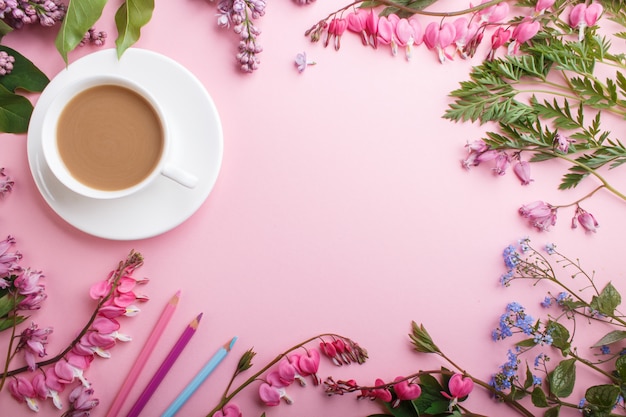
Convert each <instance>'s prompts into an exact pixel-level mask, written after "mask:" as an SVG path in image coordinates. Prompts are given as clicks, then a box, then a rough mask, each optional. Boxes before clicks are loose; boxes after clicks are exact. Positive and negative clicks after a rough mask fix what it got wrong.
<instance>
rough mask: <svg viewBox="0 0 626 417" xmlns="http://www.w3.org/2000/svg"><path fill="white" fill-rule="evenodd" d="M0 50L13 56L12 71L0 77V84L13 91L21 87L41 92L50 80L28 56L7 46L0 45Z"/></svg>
mask: <svg viewBox="0 0 626 417" xmlns="http://www.w3.org/2000/svg"><path fill="white" fill-rule="evenodd" d="M0 51H5V52H6V53H7V54H9V55H11V56H12V57H13V58H15V62H14V63H13V71H11V73H9V74H6V75H3V76H2V77H0V84H2V85H4V86H5V87H6V88H7V89H8V90H10V91H13V92H15V90H16V89H18V88H21V89H23V90H26V91H31V92H38V93H39V92H41V91H43V89H44V88H45V87H46V86H47V85H48V83H49V82H50V80H49V79H48V77H47V76H46V74H44V73H43V72H41V70H40V69H39V68H37V67H36V66H35V64H33V63H32V62H31V61H30V60H29V59H28V58H26V57H25V56H24V55H22V54H20V53H19V52H17V51H16V50H14V49H11V48H9V47H8V46H4V45H0Z"/></svg>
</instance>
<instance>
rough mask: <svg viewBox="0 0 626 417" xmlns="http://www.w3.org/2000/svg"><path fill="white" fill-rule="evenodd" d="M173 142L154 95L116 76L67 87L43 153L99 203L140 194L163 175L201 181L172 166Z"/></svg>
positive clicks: (48, 120)
mask: <svg viewBox="0 0 626 417" xmlns="http://www.w3.org/2000/svg"><path fill="white" fill-rule="evenodd" d="M172 140H173V138H172V137H171V135H170V132H169V129H168V121H167V117H166V115H165V114H164V112H163V110H162V109H161V106H160V105H159V103H158V102H157V100H155V98H154V97H153V96H152V94H150V93H149V92H148V91H146V90H145V89H144V88H142V87H141V86H140V85H139V84H138V83H137V82H134V81H132V80H130V79H128V78H126V77H123V76H115V75H95V76H90V77H87V78H82V79H79V80H77V81H75V82H73V83H71V84H69V85H68V86H66V87H65V88H63V89H62V91H60V92H59V94H57V96H56V97H55V98H54V99H53V101H52V103H51V105H50V106H49V109H48V110H47V112H46V115H45V116H44V120H43V128H42V146H43V154H44V158H45V160H46V163H47V164H48V166H49V167H50V170H51V171H52V173H53V174H54V176H55V177H56V178H57V179H58V180H59V181H60V182H61V183H62V184H64V185H65V186H66V187H68V188H69V189H71V190H72V191H74V192H76V193H78V194H80V195H83V196H85V197H90V198H98V199H110V198H119V197H125V196H128V195H131V194H134V193H137V192H139V191H141V190H143V189H145V188H146V187H148V186H149V185H150V184H151V183H152V182H153V181H155V180H156V179H157V178H158V177H159V176H161V175H163V176H165V177H168V178H169V179H171V180H173V181H175V182H177V183H179V184H180V185H182V186H184V187H188V188H193V187H195V186H196V184H197V182H198V178H197V177H196V176H195V175H193V174H192V173H190V172H187V171H186V170H185V169H184V168H181V167H178V166H176V165H174V164H172V163H171V162H170V158H169V156H170V155H169V153H170V148H171V146H172Z"/></svg>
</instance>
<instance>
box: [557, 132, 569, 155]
mask: <svg viewBox="0 0 626 417" xmlns="http://www.w3.org/2000/svg"><path fill="white" fill-rule="evenodd" d="M573 142H574V141H573V140H572V139H570V138H568V137H567V136H563V135H561V134H560V133H557V134H556V135H554V146H555V147H556V148H557V149H558V150H559V151H561V152H563V153H567V152H568V151H569V147H570V144H571V143H573Z"/></svg>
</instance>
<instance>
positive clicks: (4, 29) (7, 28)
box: [0, 20, 13, 39]
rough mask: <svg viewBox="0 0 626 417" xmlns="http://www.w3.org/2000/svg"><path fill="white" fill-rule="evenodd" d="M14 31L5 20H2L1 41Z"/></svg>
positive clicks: (0, 26) (0, 24) (0, 28)
mask: <svg viewBox="0 0 626 417" xmlns="http://www.w3.org/2000/svg"><path fill="white" fill-rule="evenodd" d="M12 31H13V28H12V27H11V26H9V25H8V24H7V23H6V22H5V21H4V20H0V39H2V37H4V35H6V34H8V33H10V32H12Z"/></svg>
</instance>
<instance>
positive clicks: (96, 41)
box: [79, 27, 107, 46]
mask: <svg viewBox="0 0 626 417" xmlns="http://www.w3.org/2000/svg"><path fill="white" fill-rule="evenodd" d="M106 38H107V33H106V32H104V31H102V30H101V31H96V28H93V27H92V28H90V29H89V30H88V31H87V33H85V36H83V39H82V40H81V41H80V43H79V46H85V45H87V44H93V45H96V46H103V45H104V43H105V42H106Z"/></svg>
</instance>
